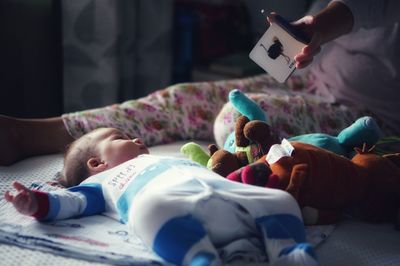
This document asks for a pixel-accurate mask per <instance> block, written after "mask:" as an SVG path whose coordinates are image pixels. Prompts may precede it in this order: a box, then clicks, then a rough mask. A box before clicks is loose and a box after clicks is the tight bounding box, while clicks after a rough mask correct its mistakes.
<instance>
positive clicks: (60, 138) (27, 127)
mask: <svg viewBox="0 0 400 266" xmlns="http://www.w3.org/2000/svg"><path fill="white" fill-rule="evenodd" d="M72 140H73V138H72V137H71V136H70V135H69V133H68V131H67V130H66V128H65V126H64V123H63V121H62V119H61V117H54V118H47V119H17V118H13V117H8V116H1V115H0V150H1V153H0V165H10V164H12V163H14V162H16V161H18V160H21V159H24V158H26V157H29V156H34V155H41V154H50V153H56V152H61V151H63V150H64V149H65V146H66V145H67V144H68V143H70V142H71V141H72Z"/></svg>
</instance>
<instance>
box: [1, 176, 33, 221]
mask: <svg viewBox="0 0 400 266" xmlns="http://www.w3.org/2000/svg"><path fill="white" fill-rule="evenodd" d="M13 187H14V188H15V189H16V190H17V194H15V196H14V195H12V194H11V193H10V191H6V194H5V195H4V197H5V199H6V200H7V201H8V202H11V203H12V204H13V205H14V207H15V209H17V211H19V212H20V213H22V214H25V215H30V216H34V214H35V213H36V212H37V211H38V208H39V206H38V200H37V198H36V195H35V192H34V191H32V190H30V189H28V188H27V187H25V186H24V185H22V184H21V183H19V182H17V181H15V182H14V183H13Z"/></svg>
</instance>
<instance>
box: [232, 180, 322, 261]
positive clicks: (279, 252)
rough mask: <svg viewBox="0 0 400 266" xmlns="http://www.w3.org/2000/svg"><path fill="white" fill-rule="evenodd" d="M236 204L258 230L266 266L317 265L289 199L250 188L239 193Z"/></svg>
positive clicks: (296, 208)
mask: <svg viewBox="0 0 400 266" xmlns="http://www.w3.org/2000/svg"><path fill="white" fill-rule="evenodd" d="M235 184H236V183H235ZM238 185H240V184H238ZM246 187H247V186H246ZM248 187H250V186H248ZM239 202H240V204H241V205H242V206H243V207H244V208H245V209H246V210H247V211H248V212H249V213H250V215H251V216H252V217H253V219H254V221H255V224H256V225H257V228H258V229H259V232H260V234H261V235H260V236H261V237H262V238H263V241H264V246H265V251H266V254H267V256H268V260H269V262H270V265H274V266H275V265H316V264H317V261H316V259H315V255H314V251H313V248H312V246H311V245H310V244H308V243H307V242H306V237H305V228H304V223H303V220H302V217H301V211H300V208H299V206H298V204H297V202H296V200H295V199H294V198H293V197H292V196H291V195H289V194H288V193H286V192H284V191H281V190H277V189H268V188H258V187H256V188H255V187H253V188H252V189H248V191H247V193H240V199H239Z"/></svg>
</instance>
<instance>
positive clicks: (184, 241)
mask: <svg viewBox="0 0 400 266" xmlns="http://www.w3.org/2000/svg"><path fill="white" fill-rule="evenodd" d="M205 235H206V231H205V230H204V228H203V226H202V225H201V223H200V222H199V221H198V220H197V219H195V218H193V217H192V216H190V215H187V216H182V217H176V218H173V219H171V220H169V221H168V222H166V223H165V224H164V225H163V226H162V227H161V228H160V230H159V231H158V232H157V235H156V237H155V239H154V243H153V249H154V251H155V252H157V254H158V255H160V256H161V257H163V258H164V259H166V260H168V261H170V262H173V263H175V264H178V265H182V263H183V259H184V258H185V255H186V253H187V252H188V251H189V250H190V248H191V247H192V246H193V245H194V244H196V243H198V242H199V241H200V240H201V239H202V238H204V237H205Z"/></svg>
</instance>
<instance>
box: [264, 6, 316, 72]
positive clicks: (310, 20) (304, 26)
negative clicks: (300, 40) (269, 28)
mask: <svg viewBox="0 0 400 266" xmlns="http://www.w3.org/2000/svg"><path fill="white" fill-rule="evenodd" d="M276 15H277V14H276V13H274V12H272V13H271V14H269V15H268V16H267V20H268V22H269V23H274V21H275V16H276ZM291 24H292V26H293V27H294V28H296V29H298V30H299V31H302V32H303V33H304V34H305V35H306V36H307V37H309V39H310V42H309V43H308V44H307V45H306V46H305V47H304V48H303V49H302V51H301V52H300V53H299V54H297V55H296V56H295V57H294V60H295V61H296V68H298V69H301V68H305V67H306V66H308V65H310V64H311V62H312V61H313V59H314V56H316V55H317V54H318V53H319V52H320V51H321V45H322V40H323V38H322V34H321V33H320V32H318V31H317V30H316V23H315V18H314V16H310V15H309V16H305V17H303V18H301V19H299V20H297V21H295V22H292V23H291Z"/></svg>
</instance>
